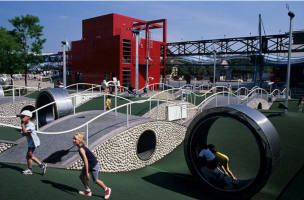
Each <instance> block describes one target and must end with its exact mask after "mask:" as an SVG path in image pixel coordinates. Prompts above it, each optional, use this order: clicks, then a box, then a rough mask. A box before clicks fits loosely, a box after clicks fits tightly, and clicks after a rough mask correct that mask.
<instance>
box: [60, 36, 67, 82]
mask: <svg viewBox="0 0 304 200" xmlns="http://www.w3.org/2000/svg"><path fill="white" fill-rule="evenodd" d="M61 44H62V48H63V50H62V54H63V85H64V87H66V86H67V83H66V47H67V46H68V45H69V43H68V41H61Z"/></svg>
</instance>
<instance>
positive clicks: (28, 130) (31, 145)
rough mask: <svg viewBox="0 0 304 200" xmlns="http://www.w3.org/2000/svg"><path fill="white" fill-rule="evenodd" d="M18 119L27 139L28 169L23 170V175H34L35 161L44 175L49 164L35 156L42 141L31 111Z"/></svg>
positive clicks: (22, 113)
mask: <svg viewBox="0 0 304 200" xmlns="http://www.w3.org/2000/svg"><path fill="white" fill-rule="evenodd" d="M17 117H20V119H21V133H22V135H23V136H25V137H26V139H27V145H28V149H27V153H26V161H27V169H25V170H23V171H22V173H23V174H24V175H32V174H33V170H32V161H34V162H35V163H36V164H37V165H38V166H39V167H40V168H41V170H42V175H44V174H45V173H46V168H47V164H46V163H42V162H41V161H40V160H39V159H38V158H37V157H36V156H34V152H35V150H36V148H37V147H39V146H40V139H39V137H38V136H37V133H36V130H35V125H34V123H33V122H31V118H32V112H31V111H29V110H24V111H22V112H21V113H20V114H19V115H17Z"/></svg>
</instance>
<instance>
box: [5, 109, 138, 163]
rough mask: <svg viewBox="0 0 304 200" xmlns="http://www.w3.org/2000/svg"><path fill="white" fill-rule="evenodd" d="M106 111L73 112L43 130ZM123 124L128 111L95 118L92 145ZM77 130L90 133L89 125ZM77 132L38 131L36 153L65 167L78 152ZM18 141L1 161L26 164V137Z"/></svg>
mask: <svg viewBox="0 0 304 200" xmlns="http://www.w3.org/2000/svg"><path fill="white" fill-rule="evenodd" d="M102 112H103V111H87V112H81V113H77V114H75V115H70V116H67V117H64V118H61V119H59V120H56V121H54V122H53V123H51V124H48V125H46V126H45V127H42V128H41V129H40V131H47V132H56V131H64V130H69V129H72V128H75V127H77V126H80V125H82V124H84V123H85V122H87V121H88V120H90V119H92V118H94V117H96V116H97V115H99V114H101V113H102ZM142 119H143V118H141V117H136V116H132V118H131V122H133V121H138V120H142ZM120 127H126V115H125V114H121V113H117V116H115V113H110V114H108V115H106V116H104V117H101V118H99V119H97V120H95V121H94V122H92V123H91V124H90V125H89V144H91V143H93V142H94V141H96V140H98V139H99V138H101V137H103V136H104V135H106V134H108V133H109V132H111V131H112V130H115V129H118V128H120ZM77 131H82V132H86V127H83V128H80V129H79V130H77ZM75 132H76V131H72V132H69V133H65V134H59V135H46V134H38V135H39V138H40V140H41V146H40V147H39V148H37V150H36V152H35V154H36V155H37V157H38V158H40V159H42V160H44V159H47V158H49V160H54V161H52V162H53V164H57V166H58V167H60V166H62V164H61V163H62V161H65V160H67V159H69V158H70V157H71V156H73V155H74V154H75V151H76V148H75V147H73V144H72V138H73V135H74V134H75ZM16 142H17V143H18V145H16V146H14V147H13V148H10V149H9V150H7V151H5V152H4V153H2V154H0V162H11V163H25V161H26V160H25V153H26V150H27V142H26V138H24V137H23V138H21V139H19V140H17V141H16ZM50 158H52V159H50Z"/></svg>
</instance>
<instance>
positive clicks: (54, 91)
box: [36, 88, 73, 126]
mask: <svg viewBox="0 0 304 200" xmlns="http://www.w3.org/2000/svg"><path fill="white" fill-rule="evenodd" d="M68 97H69V93H68V91H67V90H66V89H63V88H51V89H48V90H45V91H42V92H41V93H40V94H39V95H38V97H37V99H36V108H40V107H42V106H44V105H46V104H49V103H51V102H53V101H56V103H55V104H53V105H50V106H49V107H47V108H45V109H41V110H40V111H38V119H39V125H40V126H43V125H46V124H48V123H50V122H52V121H54V120H56V119H58V118H61V117H64V116H67V115H69V114H71V113H72V112H73V102H72V99H71V98H68Z"/></svg>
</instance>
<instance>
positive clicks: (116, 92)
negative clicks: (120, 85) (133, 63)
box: [114, 81, 117, 116]
mask: <svg viewBox="0 0 304 200" xmlns="http://www.w3.org/2000/svg"><path fill="white" fill-rule="evenodd" d="M114 86H115V115H116V116H117V109H116V107H117V85H116V81H115V82H114Z"/></svg>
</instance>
